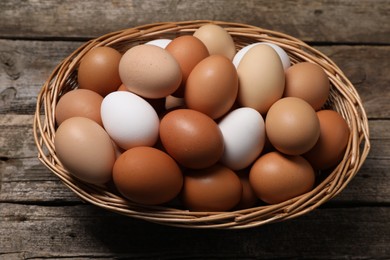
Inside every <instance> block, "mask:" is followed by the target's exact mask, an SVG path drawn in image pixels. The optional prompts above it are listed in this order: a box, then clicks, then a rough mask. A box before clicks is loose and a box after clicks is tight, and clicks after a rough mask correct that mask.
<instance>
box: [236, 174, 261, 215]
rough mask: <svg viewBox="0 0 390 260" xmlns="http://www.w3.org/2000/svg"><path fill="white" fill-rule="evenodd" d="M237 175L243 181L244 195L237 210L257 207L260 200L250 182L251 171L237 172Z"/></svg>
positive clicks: (242, 194)
mask: <svg viewBox="0 0 390 260" xmlns="http://www.w3.org/2000/svg"><path fill="white" fill-rule="evenodd" d="M236 174H237V176H238V178H239V179H240V181H241V185H242V193H241V199H240V201H239V202H238V204H237V205H236V206H235V208H236V209H247V208H251V207H253V206H255V205H256V203H257V202H258V201H259V199H258V198H257V195H256V193H255V191H254V190H253V188H252V186H251V184H250V182H249V170H247V169H245V170H241V171H238V172H236Z"/></svg>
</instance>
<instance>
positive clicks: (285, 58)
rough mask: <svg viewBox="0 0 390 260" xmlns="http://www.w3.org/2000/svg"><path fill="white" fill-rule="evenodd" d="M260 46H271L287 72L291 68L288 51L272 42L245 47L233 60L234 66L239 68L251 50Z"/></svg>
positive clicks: (256, 43)
mask: <svg viewBox="0 0 390 260" xmlns="http://www.w3.org/2000/svg"><path fill="white" fill-rule="evenodd" d="M258 44H266V45H269V46H271V47H272V48H273V49H274V50H275V51H276V53H277V54H278V55H279V58H280V60H281V62H282V65H283V69H284V70H285V71H286V70H287V69H288V68H289V67H290V66H291V61H290V57H289V56H288V54H287V53H286V51H285V50H284V49H283V48H282V47H280V46H279V45H276V44H273V43H270V42H255V43H252V44H249V45H247V46H245V47H243V48H242V49H240V50H239V51H238V52H237V53H236V55H234V58H233V64H234V66H235V67H236V68H237V67H238V64H240V62H241V60H242V58H243V57H244V56H245V54H246V53H247V52H248V51H249V49H251V48H252V47H253V46H256V45H258Z"/></svg>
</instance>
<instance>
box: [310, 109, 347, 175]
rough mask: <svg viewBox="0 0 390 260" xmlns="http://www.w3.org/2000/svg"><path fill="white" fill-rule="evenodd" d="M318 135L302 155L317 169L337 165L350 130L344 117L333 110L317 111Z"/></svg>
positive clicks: (342, 154)
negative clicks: (308, 149)
mask: <svg viewBox="0 0 390 260" xmlns="http://www.w3.org/2000/svg"><path fill="white" fill-rule="evenodd" d="M317 116H318V119H319V121H320V131H321V132H320V137H319V138H318V141H317V143H316V144H315V145H314V147H313V148H312V149H311V150H310V151H308V152H307V153H305V154H304V155H303V156H304V157H305V158H306V159H307V160H308V161H309V162H310V164H311V165H312V166H313V167H314V168H315V169H319V170H324V169H328V168H331V167H333V166H335V165H337V164H338V163H339V162H340V161H341V160H342V159H343V157H344V153H345V149H346V147H347V144H348V139H349V134H350V130H349V127H348V124H347V122H346V121H345V120H344V118H343V117H342V116H341V115H340V114H339V113H337V112H336V111H333V110H321V111H318V112H317Z"/></svg>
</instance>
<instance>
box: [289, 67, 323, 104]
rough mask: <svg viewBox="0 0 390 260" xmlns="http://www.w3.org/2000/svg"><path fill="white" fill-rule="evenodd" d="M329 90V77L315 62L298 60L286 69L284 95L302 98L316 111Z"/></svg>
mask: <svg viewBox="0 0 390 260" xmlns="http://www.w3.org/2000/svg"><path fill="white" fill-rule="evenodd" d="M329 90H330V82H329V78H328V76H327V75H326V73H325V71H324V70H323V69H322V68H321V67H320V66H319V65H317V64H314V63H311V62H300V63H297V64H294V65H293V66H291V67H290V68H288V69H287V70H286V85H285V88H284V94H283V96H285V97H298V98H302V99H303V100H305V101H306V102H308V103H309V104H310V105H311V106H312V107H313V108H314V110H316V111H317V110H319V109H320V108H321V107H322V106H323V105H324V104H325V102H326V100H327V99H328V96H329Z"/></svg>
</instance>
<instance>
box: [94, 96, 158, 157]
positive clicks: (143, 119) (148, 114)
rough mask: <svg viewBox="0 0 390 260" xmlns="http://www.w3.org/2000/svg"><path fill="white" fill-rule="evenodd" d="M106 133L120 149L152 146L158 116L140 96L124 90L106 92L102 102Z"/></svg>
mask: <svg viewBox="0 0 390 260" xmlns="http://www.w3.org/2000/svg"><path fill="white" fill-rule="evenodd" d="M101 117H102V121H103V125H104V128H105V130H106V131H107V133H108V135H109V136H110V137H111V138H112V140H114V142H115V143H116V144H117V145H118V146H119V147H121V148H123V149H126V150H127V149H130V148H133V147H136V146H153V145H154V144H155V143H156V141H157V138H158V129H159V118H158V115H157V113H156V111H155V110H154V109H153V107H152V106H151V105H150V104H149V103H148V102H147V101H146V100H144V99H143V98H141V97H139V96H137V95H135V94H133V93H131V92H127V91H118V92H112V93H110V94H108V95H107V96H106V97H105V98H104V99H103V102H102V105H101Z"/></svg>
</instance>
